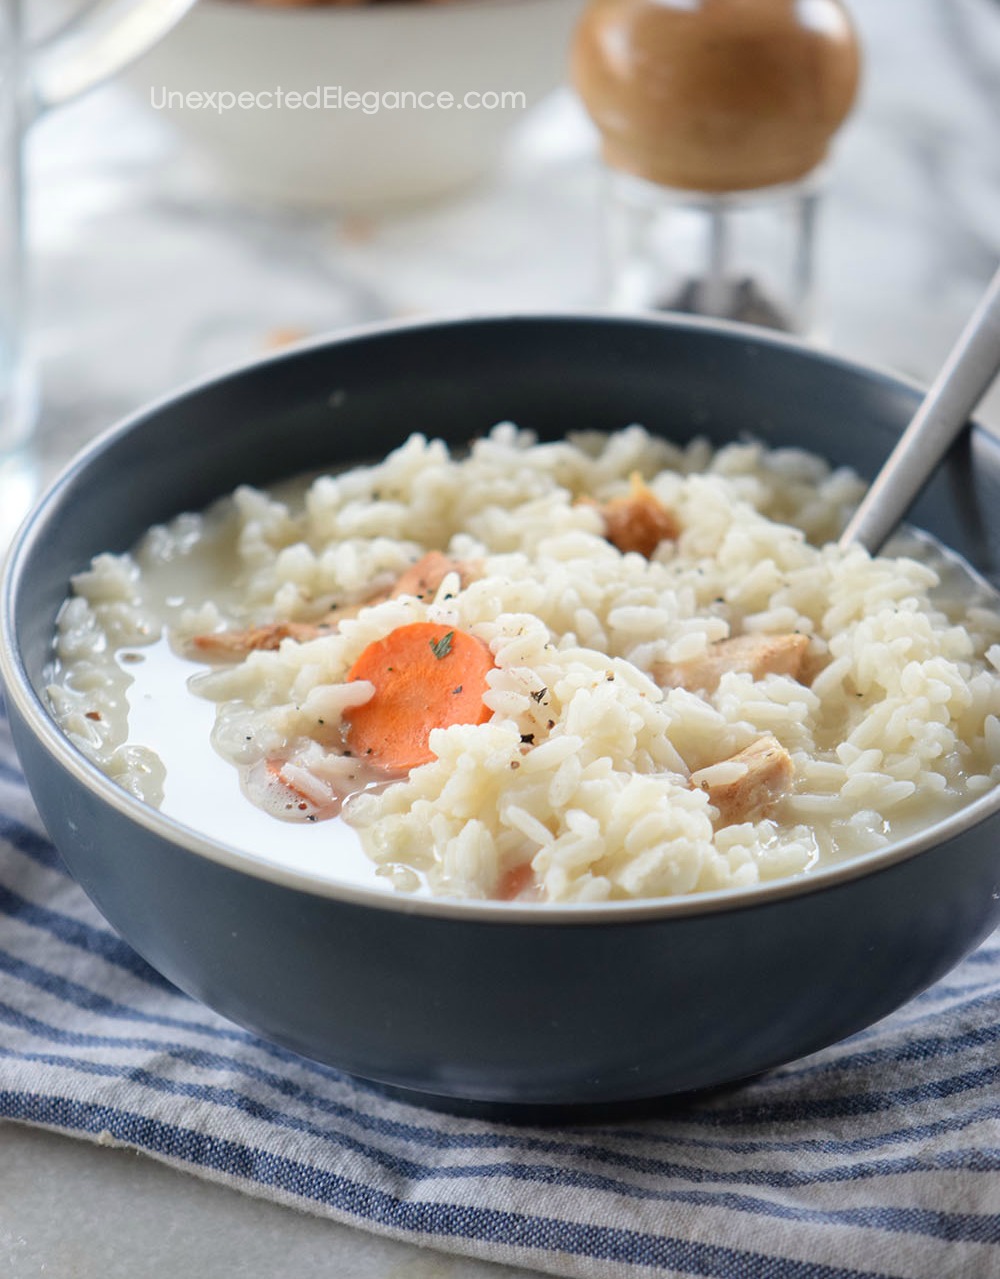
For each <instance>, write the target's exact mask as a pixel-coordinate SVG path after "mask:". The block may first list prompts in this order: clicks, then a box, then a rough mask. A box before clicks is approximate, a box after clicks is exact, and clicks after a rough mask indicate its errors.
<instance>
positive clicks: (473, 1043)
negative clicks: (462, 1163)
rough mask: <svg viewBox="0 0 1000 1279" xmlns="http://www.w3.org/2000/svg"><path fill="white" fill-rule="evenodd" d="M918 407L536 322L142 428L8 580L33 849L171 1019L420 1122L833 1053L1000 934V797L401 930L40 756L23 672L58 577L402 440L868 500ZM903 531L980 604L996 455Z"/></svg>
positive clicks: (401, 915) (996, 532)
mask: <svg viewBox="0 0 1000 1279" xmlns="http://www.w3.org/2000/svg"><path fill="white" fill-rule="evenodd" d="M917 398H918V394H917V392H916V390H915V389H914V388H912V387H910V386H907V385H905V384H904V383H902V382H900V381H898V380H896V379H894V378H892V377H888V376H886V375H884V374H881V373H878V372H874V371H872V370H870V369H866V368H862V367H859V366H857V365H854V364H850V363H846V362H845V361H843V360H839V359H834V358H832V357H830V356H826V355H823V354H819V353H817V352H815V351H812V350H809V349H807V348H806V347H803V346H801V345H798V344H796V343H794V342H791V341H786V340H784V339H781V338H777V337H774V336H768V335H765V334H763V333H758V332H754V331H751V330H748V329H741V328H738V327H735V326H722V325H714V324H708V323H704V324H699V323H696V322H691V321H684V322H676V321H670V320H666V319H654V318H650V319H613V318H609V317H605V316H532V317H519V318H493V319H488V318H487V319H473V320H462V321H452V322H438V323H429V324H415V325H405V326H394V327H386V328H378V329H370V330H366V331H364V332H360V333H354V334H349V335H347V336H345V337H342V338H339V339H336V340H333V341H329V342H325V343H323V344H321V345H313V346H310V347H306V348H300V349H297V350H294V351H291V352H289V353H287V354H283V355H279V356H277V357H274V358H271V359H268V360H265V361H261V362H259V363H256V364H254V365H251V366H249V367H247V368H244V369H241V370H239V371H237V372H236V373H233V374H230V375H228V376H226V377H222V378H220V379H218V380H216V381H212V382H208V383H205V384H203V385H201V386H198V387H195V388H194V389H193V390H188V391H185V392H182V393H181V394H179V395H178V396H177V397H176V398H172V399H170V400H167V401H165V402H162V403H160V404H157V405H155V406H153V407H152V408H151V409H148V410H146V411H145V412H142V413H140V414H139V415H138V416H136V417H134V418H132V419H131V420H130V421H128V422H126V423H125V424H124V425H122V426H120V427H118V428H117V429H115V430H113V431H111V432H110V433H108V434H107V435H105V436H104V437H103V438H102V439H100V440H98V441H97V442H96V443H95V444H93V445H92V446H91V447H90V448H89V449H88V450H87V451H86V452H85V453H84V454H83V455H82V456H80V457H79V458H78V459H77V461H76V462H75V463H74V464H73V465H72V466H71V467H70V468H69V470H68V471H67V472H66V473H65V474H64V475H63V476H62V478H61V479H60V480H59V481H58V482H57V483H56V484H55V485H54V486H53V488H52V489H51V490H50V491H49V493H48V494H47V495H46V497H45V498H44V499H43V500H42V502H41V504H40V505H39V506H38V507H37V509H36V510H35V512H34V514H33V515H32V516H31V518H30V519H29V521H28V522H27V524H26V526H25V527H24V528H23V529H22V531H21V533H20V535H19V537H18V540H17V543H16V545H15V546H14V548H13V552H12V554H11V557H10V559H9V561H8V564H7V569H6V575H5V578H4V582H3V599H2V632H0V662H2V666H0V670H2V674H3V679H4V682H5V684H6V689H7V698H8V705H9V710H10V716H11V723H12V727H13V730H14V735H15V740H16V743H17V746H18V749H19V751H20V754H21V759H22V761H23V764H24V770H25V773H26V775H27V778H28V782H29V784H30V786H31V789H32V793H33V794H34V797H35V800H36V802H37V804H38V807H39V810H40V811H41V814H42V817H43V819H44V821H45V824H46V826H47V828H48V830H49V832H50V834H51V836H52V838H53V840H54V841H55V843H56V845H57V846H58V848H59V850H60V851H61V853H62V854H63V856H64V858H65V860H66V862H67V863H68V865H69V867H70V869H71V870H72V871H73V873H74V874H75V875H76V876H77V878H78V879H79V881H80V883H81V884H82V885H83V886H84V888H85V889H86V890H87V892H88V893H89V894H90V896H91V897H92V898H93V899H94V901H95V902H96V904H97V905H98V907H99V908H100V909H101V910H102V911H103V913H104V914H105V915H106V916H107V918H108V920H109V921H110V922H111V923H112V925H113V926H114V927H115V928H116V929H118V931H119V932H120V933H121V934H122V935H123V936H124V937H125V938H126V939H127V940H128V941H129V942H130V943H131V944H132V945H133V946H134V947H135V948H136V950H138V951H139V952H140V953H141V954H143V955H144V956H145V957H146V958H147V959H148V960H149V961H150V962H151V963H152V964H153V965H155V966H156V967H157V968H158V969H160V971H161V972H163V973H164V974H165V975H166V976H167V977H169V978H170V980H171V981H173V982H175V983H176V984H177V985H178V986H180V987H181V988H182V989H183V990H186V991H188V992H189V993H190V994H192V995H194V996H195V997H196V998H198V999H201V1000H203V1001H204V1002H205V1003H207V1004H209V1005H211V1006H212V1007H213V1008H216V1009H218V1010H219V1011H220V1012H222V1013H224V1014H226V1015H227V1016H228V1017H231V1018H232V1019H233V1020H234V1021H236V1022H239V1023H240V1024H242V1025H244V1026H246V1027H248V1028H250V1029H251V1030H253V1031H256V1032H257V1033H259V1034H261V1035H263V1036H265V1037H266V1038H268V1039H271V1040H274V1041H275V1042H277V1043H280V1044H283V1045H285V1046H287V1047H289V1048H292V1049H295V1050H296V1051H298V1052H300V1053H303V1054H305V1055H306V1056H308V1057H313V1058H316V1059H318V1060H320V1061H324V1062H329V1063H332V1064H334V1065H336V1066H339V1067H342V1068H343V1069H345V1070H348V1071H351V1072H354V1073H355V1074H358V1075H361V1076H364V1077H365V1078H367V1079H371V1080H377V1081H381V1082H382V1083H385V1084H388V1085H391V1086H394V1087H396V1088H403V1089H408V1090H414V1091H416V1092H419V1093H422V1094H424V1095H425V1099H426V1098H427V1096H428V1095H431V1096H434V1097H437V1098H439V1099H441V1098H445V1099H463V1100H465V1101H473V1102H478V1103H490V1104H494V1105H497V1104H499V1105H514V1106H522V1107H539V1106H554V1105H594V1104H602V1103H611V1102H623V1101H629V1100H635V1099H642V1098H652V1097H657V1096H662V1095H665V1094H670V1093H676V1092H681V1091H686V1090H689V1089H695V1088H704V1087H708V1086H712V1085H716V1084H720V1083H723V1082H726V1081H730V1080H736V1079H739V1078H741V1077H744V1076H747V1075H751V1074H754V1073H756V1072H758V1071H761V1070H764V1069H766V1068H767V1067H769V1066H773V1065H776V1064H778V1063H780V1062H785V1061H788V1060H790V1059H792V1058H795V1057H798V1056H801V1055H803V1054H805V1053H808V1052H811V1051H813V1050H815V1049H818V1048H821V1047H823V1046H824V1045H826V1044H829V1043H832V1042H834V1041H835V1040H838V1039H841V1038H842V1037H844V1036H845V1035H849V1034H851V1033H852V1032H853V1031H856V1030H858V1029H860V1028H861V1027H863V1026H866V1025H868V1024H869V1023H871V1022H873V1021H875V1020H876V1019H877V1018H879V1017H881V1016H883V1015H884V1014H885V1013H888V1012H890V1011H891V1010H892V1009H893V1008H895V1007H897V1006H898V1005H899V1004H901V1003H903V1002H904V1001H905V1000H907V999H909V998H911V997H912V996H913V995H915V994H916V993H917V992H918V991H920V990H922V989H923V988H924V987H926V986H927V985H929V984H930V983H931V982H933V981H934V980H935V979H936V978H938V977H940V976H941V975H942V974H943V973H945V972H946V971H947V970H948V969H949V968H950V967H952V965H954V964H955V963H957V962H958V961H959V960H960V959H961V958H962V957H963V956H964V955H965V954H966V953H967V952H968V951H970V950H971V949H972V948H973V947H974V946H976V944H977V943H978V942H979V941H981V940H982V939H983V938H984V937H985V936H986V935H987V934H988V933H989V932H990V930H991V929H992V928H993V927H994V925H995V924H996V923H997V921H998V919H1000V847H998V839H997V836H998V825H997V811H998V809H1000V792H993V793H991V794H988V795H986V796H985V797H983V798H982V799H981V800H979V801H977V802H976V803H975V804H974V805H972V806H971V807H970V808H968V809H966V810H964V811H963V812H962V813H961V814H959V815H958V816H956V817H952V818H950V819H949V820H947V821H944V822H940V823H938V824H936V825H935V826H933V827H931V828H928V829H927V830H926V831H924V832H923V833H921V834H920V835H919V837H916V838H911V839H907V840H905V841H903V842H900V843H898V844H896V845H894V846H893V847H891V848H889V849H886V850H884V851H882V852H879V853H877V854H873V855H868V856H866V857H862V858H858V859H855V860H854V861H852V862H848V863H846V864H844V865H841V866H838V867H836V868H833V869H830V870H827V871H823V872H818V873H814V874H812V875H811V876H809V877H806V878H804V879H798V880H793V881H789V882H785V883H780V884H776V885H772V886H769V887H766V888H763V889H758V890H756V891H753V892H738V893H715V894H711V895H708V896H703V897H697V898H691V899H681V900H676V901H667V902H659V903H650V902H638V903H616V904H613V905H602V906H590V907H562V908H558V909H553V908H539V909H532V908H530V907H525V906H518V905H516V904H507V903H473V904H463V903H457V902H451V901H413V900H410V899H407V898H404V897H399V898H394V897H387V896H385V895H381V894H379V895H376V894H375V893H374V892H365V891H364V890H360V889H357V888H349V887H344V888H340V887H338V886H337V885H331V884H329V883H320V882H317V881H315V880H312V879H310V878H309V877H307V876H305V875H300V874H292V873H288V872H283V871H281V870H277V869H275V868H273V867H269V866H266V865H263V864H261V863H260V862H257V861H254V860H253V859H252V858H250V857H247V856H245V855H242V854H240V853H239V852H238V851H236V850H233V849H228V848H225V847H224V846H222V845H219V844H215V843H213V842H211V841H209V840H206V839H204V838H202V837H200V836H198V835H197V834H195V833H194V832H192V831H190V830H187V829H185V828H183V827H181V826H180V825H178V824H176V823H175V822H172V821H171V820H169V819H167V818H164V817H162V816H161V815H160V814H159V813H157V812H156V811H154V810H153V809H151V808H147V807H146V806H145V805H143V804H141V803H139V802H138V801H136V800H134V799H132V798H131V797H129V796H128V795H126V794H125V793H124V792H123V791H121V790H119V789H118V788H117V787H115V785H114V784H113V783H111V782H110V781H109V780H108V779H107V778H106V777H104V776H103V775H102V774H101V773H99V772H98V771H97V770H96V769H95V768H94V767H93V766H92V765H91V764H89V763H88V762H87V760H86V759H84V758H83V757H82V756H81V755H80V754H78V753H77V751H76V750H75V749H74V748H73V747H72V746H71V745H70V744H69V742H68V741H67V740H66V739H65V738H64V737H63V736H62V734H61V733H60V731H59V730H58V728H57V727H56V726H55V724H54V722H53V720H52V718H51V716H50V714H49V712H48V710H47V709H46V705H45V702H44V699H43V696H42V690H43V687H44V683H45V677H44V673H43V672H44V667H45V664H46V662H47V660H48V658H49V653H50V648H51V642H52V633H53V624H54V620H55V614H56V610H57V608H58V607H59V604H60V602H61V601H62V599H63V598H64V596H65V594H66V591H67V580H68V578H69V575H70V574H71V573H73V572H74V571H76V570H78V569H80V568H82V567H83V566H84V565H85V564H86V563H87V561H88V560H89V558H90V557H91V556H92V555H93V554H95V553H96V552H99V551H103V550H124V549H126V548H127V547H129V546H130V545H131V544H132V543H133V542H135V540H136V539H137V538H138V537H139V535H140V534H141V533H142V532H143V531H144V530H145V528H146V527H147V526H148V525H149V524H151V523H153V522H155V521H158V520H163V519H166V518H168V517H170V516H172V515H175V514H176V513H178V512H179V511H182V510H186V509H197V508H200V507H202V506H204V505H205V504H206V503H208V502H209V501H211V500H212V499H213V498H215V497H217V496H219V495H220V494H222V493H225V492H228V491H229V490H231V489H232V488H233V487H234V486H235V485H236V484H237V483H240V482H250V483H258V484H262V483H268V482H271V481H274V480H277V479H280V478H282V477H285V476H288V475H290V474H293V473H295V472H297V471H301V470H306V469H314V468H317V467H321V466H326V465H329V466H342V465H344V464H345V463H349V462H351V461H354V460H358V459H371V458H373V457H375V456H378V455H381V454H383V453H385V452H387V451H388V450H389V449H391V448H393V447H394V446H395V445H397V444H399V443H400V442H401V441H402V440H403V439H404V438H405V436H406V435H407V434H409V432H411V431H412V430H415V429H417V430H422V431H424V432H426V433H428V434H434V435H440V436H443V437H444V438H445V439H446V440H449V441H452V442H455V443H461V442H463V441H465V440H467V439H469V438H470V437H472V436H474V435H478V434H480V433H482V432H484V431H486V430H487V429H488V428H489V427H491V426H492V425H493V424H494V423H495V422H496V421H498V420H501V419H512V420H514V421H516V422H517V423H519V424H520V425H521V426H525V427H530V428H532V429H533V430H535V431H536V432H538V434H539V435H540V436H541V437H543V438H551V437H555V436H559V435H560V434H562V433H563V432H565V431H566V430H567V429H569V428H598V429H603V430H611V429H616V428H619V427H622V426H625V425H627V424H628V423H630V422H636V421H638V422H642V423H643V424H645V425H646V426H647V427H649V428H650V429H652V430H655V431H659V432H662V433H663V434H665V435H667V436H670V437H671V438H675V439H686V438H688V437H690V436H692V435H694V434H705V435H708V436H709V437H711V438H712V439H714V440H717V441H724V440H729V439H732V438H734V437H737V436H740V435H741V434H751V435H754V436H757V437H759V438H761V439H763V440H765V441H766V442H767V443H769V444H772V445H787V444H795V445H802V446H806V447H808V448H810V449H813V450H815V451H817V452H819V453H822V454H825V455H826V456H827V457H828V458H830V459H831V460H832V461H834V462H837V463H848V464H850V465H851V466H854V467H856V468H857V469H858V470H860V471H861V472H862V473H863V474H872V473H873V472H874V471H875V470H876V469H877V467H878V466H879V464H880V463H881V461H882V459H883V458H884V457H885V455H886V454H887V453H888V451H889V449H890V447H891V445H892V443H893V441H894V439H895V438H896V436H897V434H898V432H899V430H900V429H901V427H902V426H903V425H904V424H905V422H906V421H907V419H908V417H909V415H910V414H911V412H912V410H913V408H914V406H915V404H916V401H917ZM915 522H916V523H918V524H920V525H922V526H923V527H925V528H926V529H928V530H930V531H931V532H932V533H934V534H936V535H937V536H938V537H939V538H941V539H942V540H943V541H945V542H946V543H948V544H950V545H951V546H952V547H954V548H955V549H956V550H958V551H959V552H960V553H961V554H962V555H964V556H966V557H967V558H968V559H969V560H970V561H971V562H972V563H973V564H975V565H976V566H977V567H978V568H979V569H980V570H981V571H982V572H984V573H985V574H986V575H987V576H991V575H994V574H995V573H996V570H997V564H998V554H1000V444H998V442H997V440H995V439H994V438H992V437H991V436H990V435H988V434H987V433H986V432H985V431H983V430H980V429H974V430H973V431H972V432H971V433H969V435H968V436H967V437H965V438H964V439H963V440H962V441H961V442H960V444H959V445H958V446H957V447H956V449H955V450H953V452H952V454H951V455H950V457H949V459H948V461H947V463H946V465H945V466H944V467H943V468H942V470H941V472H940V473H939V475H938V476H937V477H936V478H935V480H934V481H933V483H932V484H931V485H930V487H929V488H928V490H927V491H926V493H925V494H924V496H923V498H922V500H921V502H920V504H919V506H918V507H917V509H916V512H915Z"/></svg>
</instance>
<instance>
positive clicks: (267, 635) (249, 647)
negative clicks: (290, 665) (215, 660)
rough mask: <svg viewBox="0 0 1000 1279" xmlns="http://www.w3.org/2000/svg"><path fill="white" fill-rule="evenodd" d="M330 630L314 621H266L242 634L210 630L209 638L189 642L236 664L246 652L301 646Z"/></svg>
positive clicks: (199, 648) (197, 647) (197, 637)
mask: <svg viewBox="0 0 1000 1279" xmlns="http://www.w3.org/2000/svg"><path fill="white" fill-rule="evenodd" d="M330 629H331V628H330V627H329V626H326V627H321V626H320V625H318V624H317V623H315V622H268V623H265V624H264V625H263V626H248V627H247V628H246V629H245V630H242V631H212V632H211V633H210V634H208V635H196V636H195V637H194V639H193V640H192V641H191V643H192V645H193V646H194V647H195V648H196V649H197V650H198V651H199V652H200V653H207V654H209V655H210V656H212V657H222V658H232V659H233V660H234V661H235V660H237V659H242V658H244V657H246V656H247V655H248V654H249V653H256V652H258V651H262V652H273V650H274V649H276V648H279V647H280V646H281V641H282V640H285V639H293V640H296V641H297V642H298V643H299V644H304V643H305V642H306V640H311V639H315V638H316V636H317V635H322V634H323V633H324V631H326V632H329V631H330Z"/></svg>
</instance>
